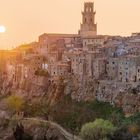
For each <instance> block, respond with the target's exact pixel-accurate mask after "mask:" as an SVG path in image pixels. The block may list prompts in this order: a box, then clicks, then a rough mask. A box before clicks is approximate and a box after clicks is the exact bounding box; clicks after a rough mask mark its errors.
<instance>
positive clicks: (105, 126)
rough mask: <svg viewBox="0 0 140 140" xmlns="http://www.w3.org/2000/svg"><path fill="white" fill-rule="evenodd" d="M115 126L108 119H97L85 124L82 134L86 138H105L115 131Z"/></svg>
mask: <svg viewBox="0 0 140 140" xmlns="http://www.w3.org/2000/svg"><path fill="white" fill-rule="evenodd" d="M114 131H115V127H114V126H113V124H112V123H111V122H110V121H108V120H103V119H96V120H95V121H94V122H90V123H86V124H85V125H83V127H82V129H81V132H80V136H81V137H82V138H83V139H84V140H104V139H106V138H107V135H109V134H111V133H113V132H114Z"/></svg>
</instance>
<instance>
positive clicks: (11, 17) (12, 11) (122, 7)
mask: <svg viewBox="0 0 140 140" xmlns="http://www.w3.org/2000/svg"><path fill="white" fill-rule="evenodd" d="M94 2H95V10H96V11H97V15H96V22H97V23H98V34H108V35H124V36H126V35H130V34H131V32H138V31H139V30H140V29H139V28H140V27H139V25H140V14H139V5H140V1H139V0H135V1H132V0H123V1H122V0H117V1H113V0H107V1H105V0H94ZM83 3H84V0H57V1H54V0H36V1H34V0H30V1H29V0H24V1H19V0H12V1H9V0H1V4H0V25H4V26H5V27H6V32H5V33H1V34H0V48H2V49H7V48H10V47H12V46H14V47H15V46H16V45H19V44H23V43H28V42H32V41H35V40H37V37H38V36H39V35H40V34H42V33H44V32H47V33H77V31H78V29H79V28H80V22H81V13H80V12H79V11H82V9H83Z"/></svg>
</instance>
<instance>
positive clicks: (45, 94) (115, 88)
mask: <svg viewBox="0 0 140 140" xmlns="http://www.w3.org/2000/svg"><path fill="white" fill-rule="evenodd" d="M0 88H1V93H5V94H8V93H16V94H17V95H19V96H23V97H24V98H26V99H27V100H32V99H37V100H41V99H43V100H45V102H47V104H48V105H49V106H51V105H54V104H55V103H56V102H57V101H59V99H60V98H61V97H62V96H63V95H68V94H70V95H71V97H72V99H74V100H77V101H81V100H82V101H83V100H84V101H87V100H88V101H89V100H95V99H97V100H99V101H104V102H109V103H111V104H113V105H116V106H119V107H122V108H123V110H124V112H125V113H126V114H133V113H135V112H138V111H140V103H139V100H140V85H139V83H128V82H125V83H123V82H115V81H114V82H113V81H106V80H93V79H92V78H86V77H85V78H84V79H83V80H81V81H79V80H78V78H76V77H75V76H73V75H68V76H67V77H65V78H62V77H59V78H57V79H54V80H53V82H52V81H50V82H48V83H46V84H44V85H38V84H37V85H36V84H35V83H34V82H32V81H24V83H21V84H20V85H18V86H14V85H12V83H6V76H4V77H3V80H2V81H1V85H0Z"/></svg>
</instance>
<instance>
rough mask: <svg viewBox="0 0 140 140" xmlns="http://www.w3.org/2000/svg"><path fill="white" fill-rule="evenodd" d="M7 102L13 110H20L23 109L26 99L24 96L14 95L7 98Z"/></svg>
mask: <svg viewBox="0 0 140 140" xmlns="http://www.w3.org/2000/svg"><path fill="white" fill-rule="evenodd" d="M7 104H8V107H9V108H10V109H11V110H12V111H14V112H15V111H16V112H18V111H20V110H21V109H22V107H23V104H24V101H23V99H22V98H20V97H18V96H15V95H12V96H9V97H8V98H7Z"/></svg>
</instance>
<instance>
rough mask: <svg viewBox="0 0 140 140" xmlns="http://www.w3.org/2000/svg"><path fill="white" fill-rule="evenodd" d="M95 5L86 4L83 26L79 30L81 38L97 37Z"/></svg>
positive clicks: (91, 3) (83, 13)
mask: <svg viewBox="0 0 140 140" xmlns="http://www.w3.org/2000/svg"><path fill="white" fill-rule="evenodd" d="M95 14H96V12H95V11H94V3H93V2H85V3H84V11H83V12H82V24H81V27H80V30H79V34H80V35H81V36H95V35H97V24H95Z"/></svg>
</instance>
